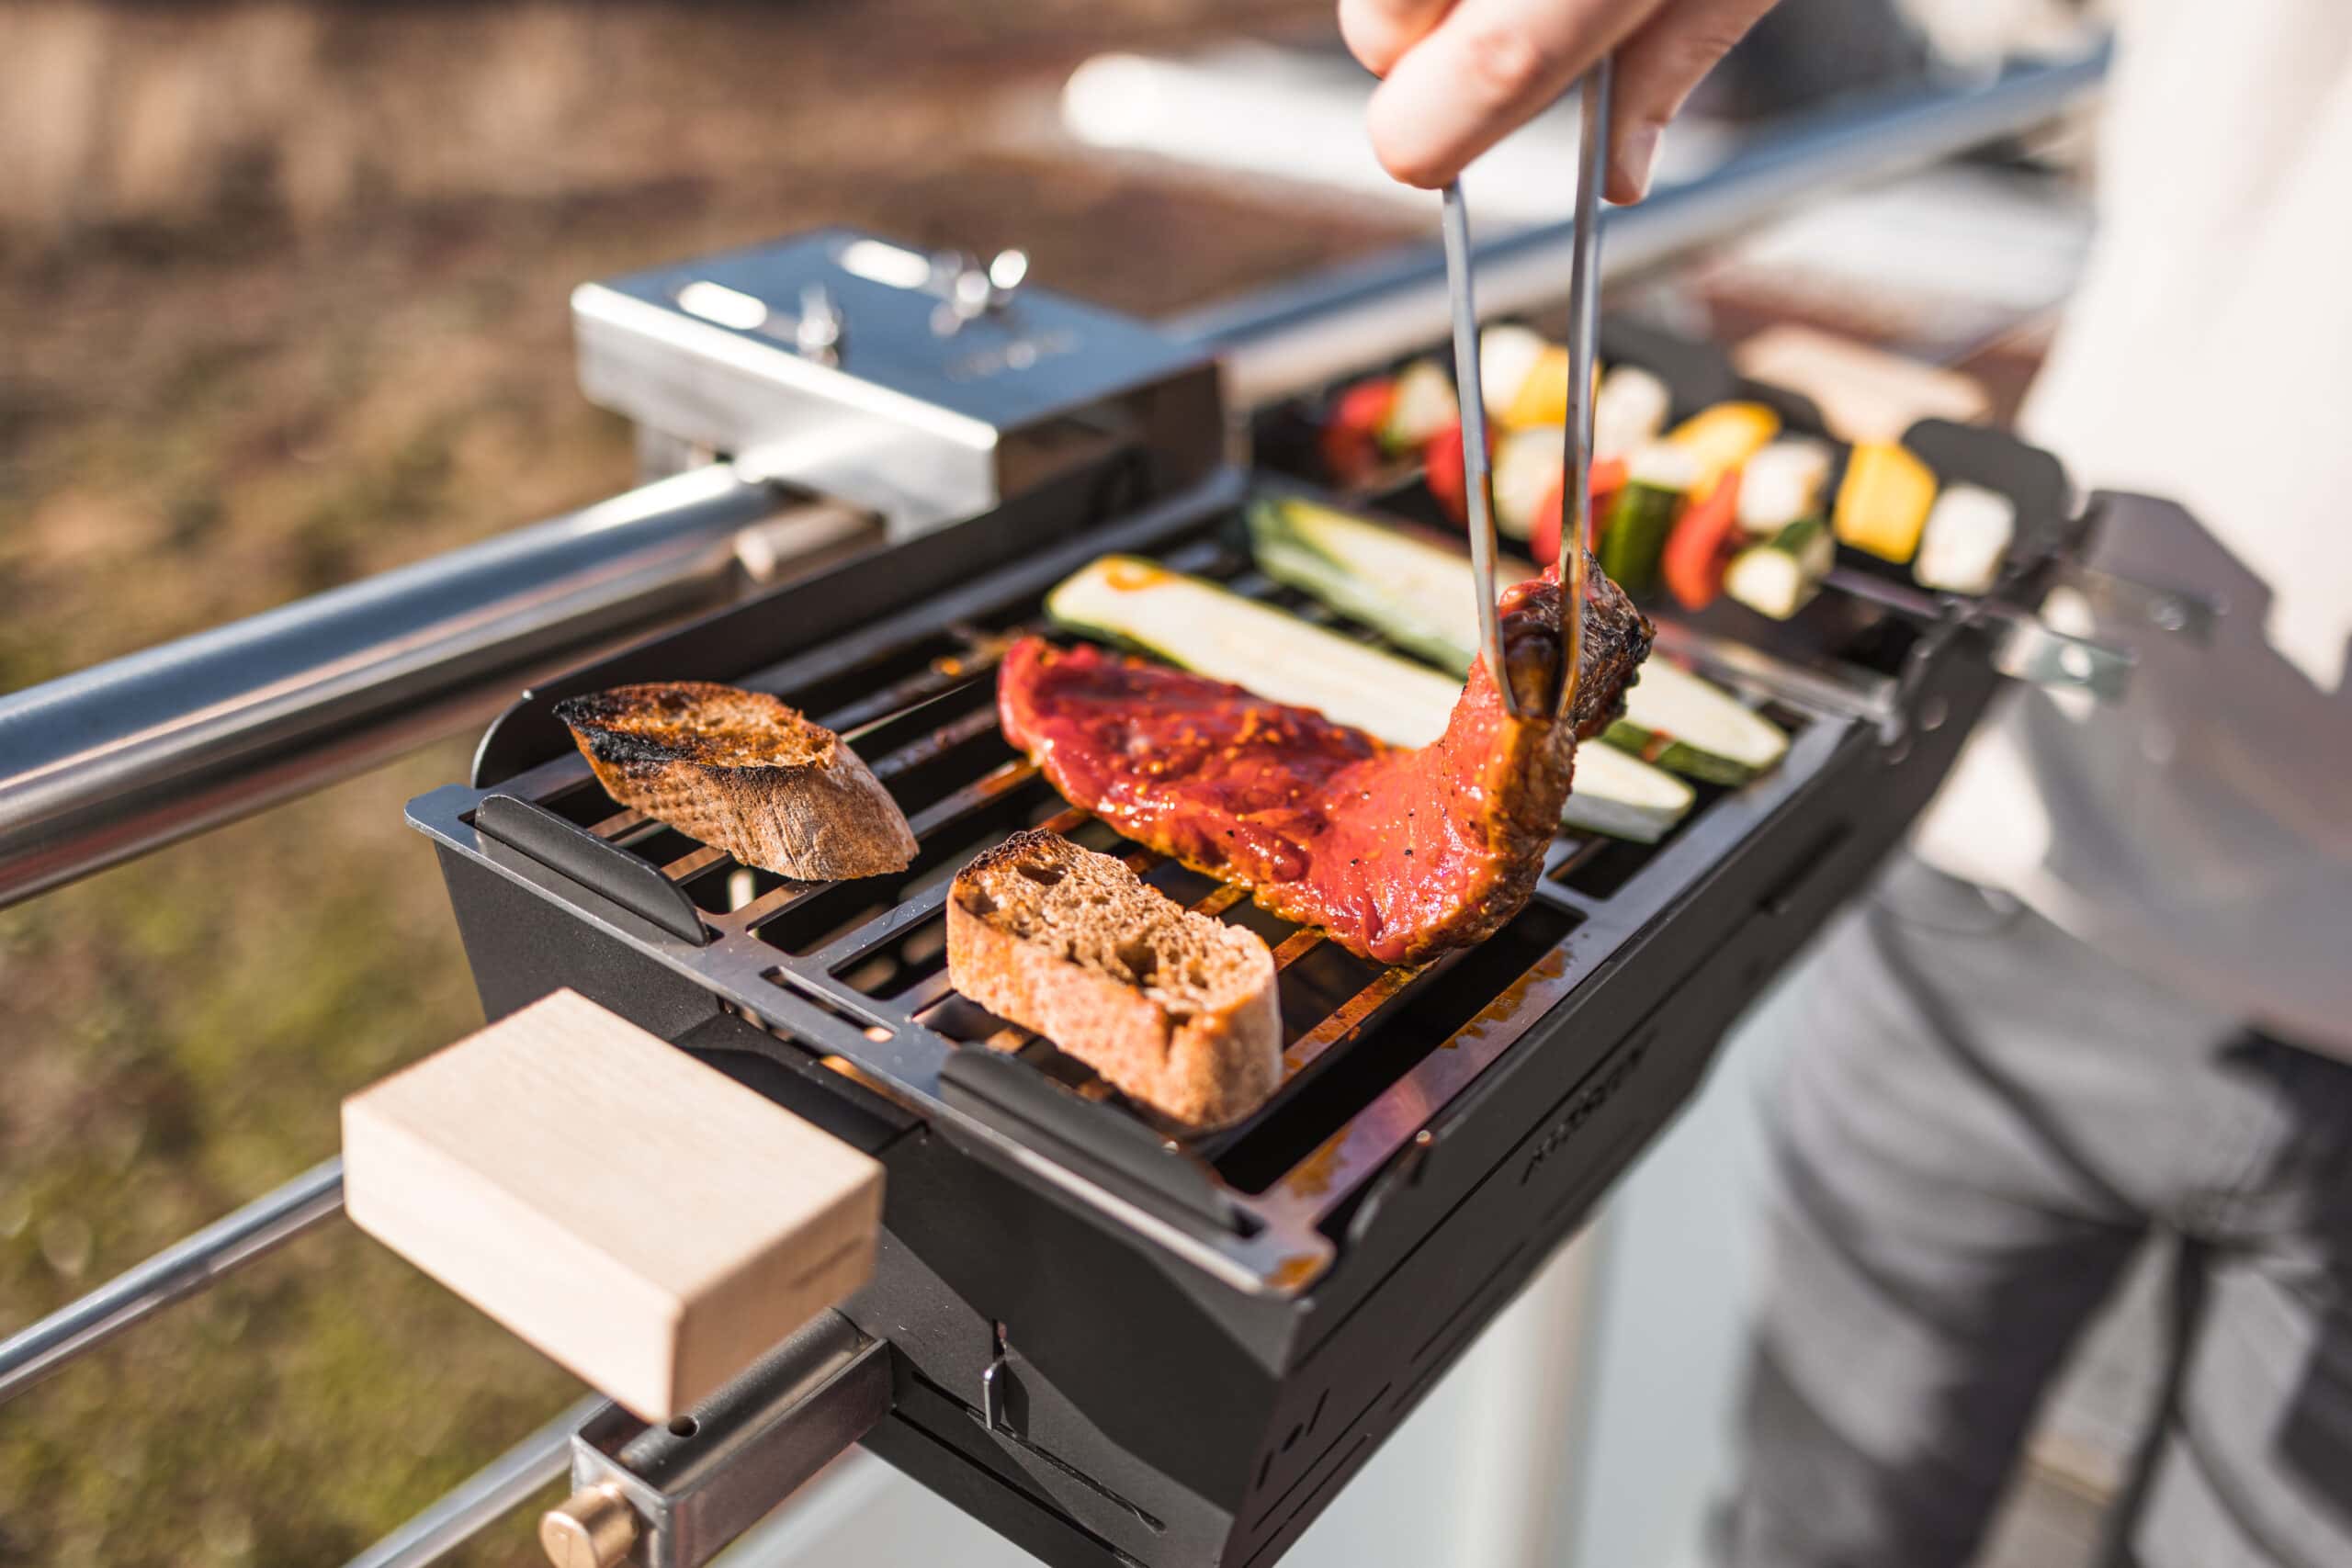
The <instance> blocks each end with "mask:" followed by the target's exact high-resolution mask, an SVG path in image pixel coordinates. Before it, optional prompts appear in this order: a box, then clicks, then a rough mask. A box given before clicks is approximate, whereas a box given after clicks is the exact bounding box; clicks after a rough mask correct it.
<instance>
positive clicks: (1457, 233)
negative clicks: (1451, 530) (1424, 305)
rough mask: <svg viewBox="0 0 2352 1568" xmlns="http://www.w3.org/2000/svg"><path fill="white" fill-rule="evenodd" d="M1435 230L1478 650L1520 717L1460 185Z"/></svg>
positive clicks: (1447, 198) (1507, 707)
mask: <svg viewBox="0 0 2352 1568" xmlns="http://www.w3.org/2000/svg"><path fill="white" fill-rule="evenodd" d="M1443 199H1444V206H1443V209H1442V215H1441V217H1440V219H1439V223H1438V227H1439V230H1440V231H1441V232H1442V234H1443V235H1444V237H1445V283H1446V293H1447V295H1448V297H1449V298H1450V299H1451V301H1452V303H1453V380H1454V389H1455V394H1456V396H1457V398H1458V399H1459V400H1460V403H1461V407H1462V475H1463V486H1462V492H1463V495H1464V497H1465V498H1466V499H1467V501H1468V502H1469V511H1470V568H1471V578H1472V580H1473V581H1475V582H1476V585H1477V587H1476V592H1477V594H1478V646H1479V648H1480V649H1482V650H1483V651H1484V654H1485V657H1486V660H1487V673H1488V674H1489V675H1492V676H1493V677H1494V678H1495V685H1496V687H1497V689H1498V690H1499V691H1500V692H1501V694H1502V699H1503V711H1504V712H1505V713H1507V714H1510V716H1512V717H1513V718H1517V717H1518V716H1520V712H1519V696H1518V694H1517V693H1515V692H1513V691H1512V690H1511V689H1510V677H1509V675H1508V673H1507V672H1506V671H1504V669H1503V627H1502V616H1501V615H1500V614H1499V613H1498V611H1497V610H1496V608H1495V554H1496V547H1495V509H1494V502H1493V497H1492V495H1491V493H1490V490H1489V487H1488V484H1487V400H1486V392H1485V388H1484V385H1483V384H1482V383H1481V382H1480V381H1479V379H1478V308H1477V306H1476V303H1475V302H1474V301H1473V300H1472V299H1471V295H1470V212H1469V209H1467V208H1466V207H1464V205H1463V202H1462V182H1461V181H1459V180H1455V181H1453V182H1452V183H1450V184H1449V185H1447V186H1446V187H1445V195H1444V198H1443Z"/></svg>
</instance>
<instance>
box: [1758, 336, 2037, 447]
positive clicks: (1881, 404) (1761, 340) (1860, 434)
mask: <svg viewBox="0 0 2352 1568" xmlns="http://www.w3.org/2000/svg"><path fill="white" fill-rule="evenodd" d="M1732 363H1733V364H1734V365H1736V366H1737V367H1739V373H1740V374H1741V375H1743V376H1747V377H1749V378H1753V379H1755V380H1758V381H1763V382H1766V383H1769V384H1770V385H1772V386H1776V387H1786V388H1788V389H1790V390H1791V391H1792V392H1803V393H1804V395H1805V396H1806V397H1808V398H1811V399H1812V400H1814V403H1815V406H1817V407H1818V408H1819V409H1820V410H1821V417H1822V419H1823V421H1824V422H1825V423H1827V425H1828V426H1829V433H1830V434H1833V435H1838V436H1843V437H1844V438H1845V439H1846V440H1849V441H1896V440H1900V439H1901V438H1902V435H1903V433H1904V432H1905V431H1906V430H1908V429H1910V428H1911V426H1912V425H1913V424H1915V423H1917V422H1918V421H1920V420H1923V419H1927V418H1929V417H1933V418H1937V419H1949V420H1954V421H1957V422H1958V423H1962V424H1971V423H1975V422H1976V421H1978V420H1981V419H1984V418H1985V416H1986V415H1988V414H1989V413H1991V412H1992V408H1993V403H1992V400H1991V398H1989V397H1988V396H1986V394H1985V388H1984V386H1983V385H1982V384H1981V383H1979V382H1978V381H1977V380H1976V378H1974V377H1972V376H1966V375H1962V373H1961V372H1960V371H1957V370H1946V369H1942V368H1939V367H1936V366H1933V365H1922V364H1920V363H1919V362H1918V361H1917V360H1916V359H1905V358H1904V357H1902V356H1901V355H1894V354H1889V353H1887V352H1886V351H1885V350H1883V349H1878V348H1872V347H1871V346H1870V345H1869V344H1862V343H1856V342H1855V341H1854V340H1853V339H1852V338H1847V337H1838V336H1837V335H1835V334H1834V333H1825V332H1816V331H1815V330H1814V329H1813V328H1811V327H1806V326H1797V325H1794V324H1787V323H1784V324H1782V325H1781V326H1777V327H1767V328H1766V329H1765V330H1764V331H1762V332H1760V333H1757V334H1756V335H1755V336H1754V337H1752V338H1749V339H1748V340H1747V342H1746V343H1743V344H1740V345H1739V347H1738V348H1737V349H1736V350H1734V351H1733V353H1732Z"/></svg>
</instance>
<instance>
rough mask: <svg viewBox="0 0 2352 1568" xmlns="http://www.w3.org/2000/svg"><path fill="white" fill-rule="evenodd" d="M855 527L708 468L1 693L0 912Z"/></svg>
mask: <svg viewBox="0 0 2352 1568" xmlns="http://www.w3.org/2000/svg"><path fill="white" fill-rule="evenodd" d="M858 522H859V519H858V517H857V514H855V513H852V512H850V511H848V510H847V509H845V508H842V507H840V506H836V505H833V504H832V503H830V502H812V501H807V500H796V499H794V498H792V497H789V496H787V495H786V494H784V493H783V492H781V491H775V490H772V489H770V488H769V487H767V486H765V485H762V484H755V483H752V482H749V481H747V480H744V479H739V478H738V477H737V476H736V475H735V473H734V472H733V470H731V469H730V468H727V467H726V466H725V465H712V466H708V467H705V468H695V469H692V470H689V471H687V472H685V473H683V474H678V475H676V476H674V477H673V478H670V479H663V480H662V481H660V482H658V483H655V484H650V485H647V486H645V487H644V488H643V489H641V490H635V491H628V493H627V494H624V495H618V496H615V497H613V498H612V499H611V500H609V501H604V502H597V503H596V504H595V505H594V506H589V507H583V508H582V509H581V510H580V511H578V512H574V513H570V514H568V515H565V516H561V517H557V518H553V519H550V520H548V522H545V523H540V524H537V525H533V526H531V527H527V528H522V529H518V530H516V531H515V532H514V533H512V534H507V535H503V536H500V537H498V538H495V539H492V540H490V541H488V542H486V543H484V544H481V545H476V546H473V547H470V548H468V549H462V550H457V551H454V552H452V553H450V554H448V555H445V556H440V557H436V558H433V559H430V560H425V561H421V562H419V563H417V564H416V565H413V566H409V567H404V568H402V569H401V570H397V571H390V572H386V573H384V574H383V575H382V576H379V577H375V578H370V579H368V580H367V581H361V582H355V583H352V584H350V585H349V586H347V587H344V588H338V589H335V590H334V591H333V592H326V593H322V594H319V595H317V596H316V597H314V598H310V599H303V600H299V601H297V602H295V603H294V604H286V605H282V606H280V607H279V608H277V609H275V610H271V611H268V612H266V613H265V614H262V615H254V616H253V617H251V618H250V619H247V620H243V621H237V622H234V623H232V624H231V625H229V626H221V627H219V628H217V629H215V630H213V631H209V632H205V633H202V634H200V635H198V636H196V637H184V638H182V639H181V640H179V641H177V642H172V643H165V644H164V645H163V646H161V647H159V648H152V649H147V650H146V651H144V652H141V653H135V654H132V655H130V657H129V658H126V659H118V660H113V661H112V662H110V663H106V664H101V665H98V666H96V668H94V669H90V670H85V671H82V672H81V673H79V674H75V675H68V676H66V677H65V678H64V679H62V680H59V681H52V682H49V683H48V684H47V685H43V686H35V687H32V688H31V689H29V690H27V691H22V692H17V693H15V694H12V695H8V696H5V697H0V905H6V904H9V903H13V902H16V901H17V900H19V899H22V898H27V897H31V896H32V895H33V894H36V893H39V892H41V891H43V890H44V889H46V888H50V887H53V886H57V885H58V884H60V883H62V882H67V881H70V880H72V879H73V878H74V877H77V876H82V875H85V874H88V873H90V872H93V871H97V870H100V869H102V868H104V867H106V866H109V865H112V864H114V863H117V862H119V861H124V860H129V859H131V858H132V857H134V856H137V855H141V854H144V853H146V852H148V851H150V850H154V849H160V848H161V847H163V846H164V845H165V844H168V843H171V842H173V841H174V840H178V839H182V838H186V837H187V836H188V835H189V834H191V833H197V832H200V831H202V830H203V829H207V828H210V827H215V826H217V825H219V824H220V823H222V822H226V821H229V820H231V819H232V818H238V817H242V816H245V815H247V814H249V813H251V812H254V811H257V810H259V809H261V808H262V807H265V806H268V805H270V804H272V803H273V802H276V801H277V800H281V799H284V798H286V797H287V796H289V795H300V794H303V793H305V792H307V791H310V790H313V789H317V788H319V787H321V786H322V785H323V784H330V783H332V782H334V780H336V779H338V778H342V777H345V776H346V775H347V774H350V773H356V772H358V771H360V770H361V769H364V768H366V767H368V766H369V765H370V764H372V763H375V762H378V761H383V760H385V759H386V758H389V757H391V756H395V755H398V754H399V753H400V752H401V751H404V750H410V749H413V747H415V746H417V745H419V744H421V743H423V742H424V741H425V740H427V739H433V738H434V737H435V736H438V735H443V734H447V733H449V732H451V731H453V730H455V729H458V728H462V727H463V726H465V725H467V724H469V723H471V722H475V721H477V720H479V719H481V718H483V717H487V716H489V714H491V713H493V712H495V711H496V710H497V708H498V707H499V706H500V705H503V703H504V702H506V701H507V700H508V699H509V698H511V696H512V695H513V694H514V693H515V689H516V688H517V686H518V685H520V684H522V683H523V682H525V681H526V679H527V678H528V677H529V676H530V675H531V674H532V673H533V672H535V671H541V670H546V669H551V668H555V667H558V666H560V665H561V664H565V663H570V662H573V661H576V660H578V659H579V658H580V657H582V655H583V654H584V653H585V652H586V651H587V650H588V649H591V648H593V647H596V646H601V645H603V644H605V643H609V642H611V641H613V640H615V639H616V638H618V637H623V636H627V635H629V634H633V633H636V632H639V631H642V630H644V629H646V628H647V627H649V626H652V625H654V624H656V623H658V622H661V621H662V620H665V619H671V618H675V617H677V616H680V615H685V614H687V613H689V612H691V611H694V610H696V609H701V608H705V607H707V606H710V605H714V604H719V603H721V602H723V601H725V600H726V599H727V598H729V597H730V596H731V595H732V594H734V593H735V592H739V591H740V590H741V589H742V588H744V587H746V586H749V585H750V584H751V583H752V581H755V579H756V576H757V573H756V572H755V571H754V570H751V567H748V566H747V565H746V560H747V558H748V560H749V561H750V562H751V563H752V566H756V565H758V564H760V563H763V562H767V561H773V560H775V559H776V558H779V557H780V556H782V555H785V554H789V553H791V549H790V548H789V546H791V545H793V544H795V543H796V542H813V541H817V540H821V539H826V538H832V537H837V536H841V535H842V534H844V533H845V532H847V531H848V530H850V529H852V528H853V527H854V526H856V525H857V524H858Z"/></svg>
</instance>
